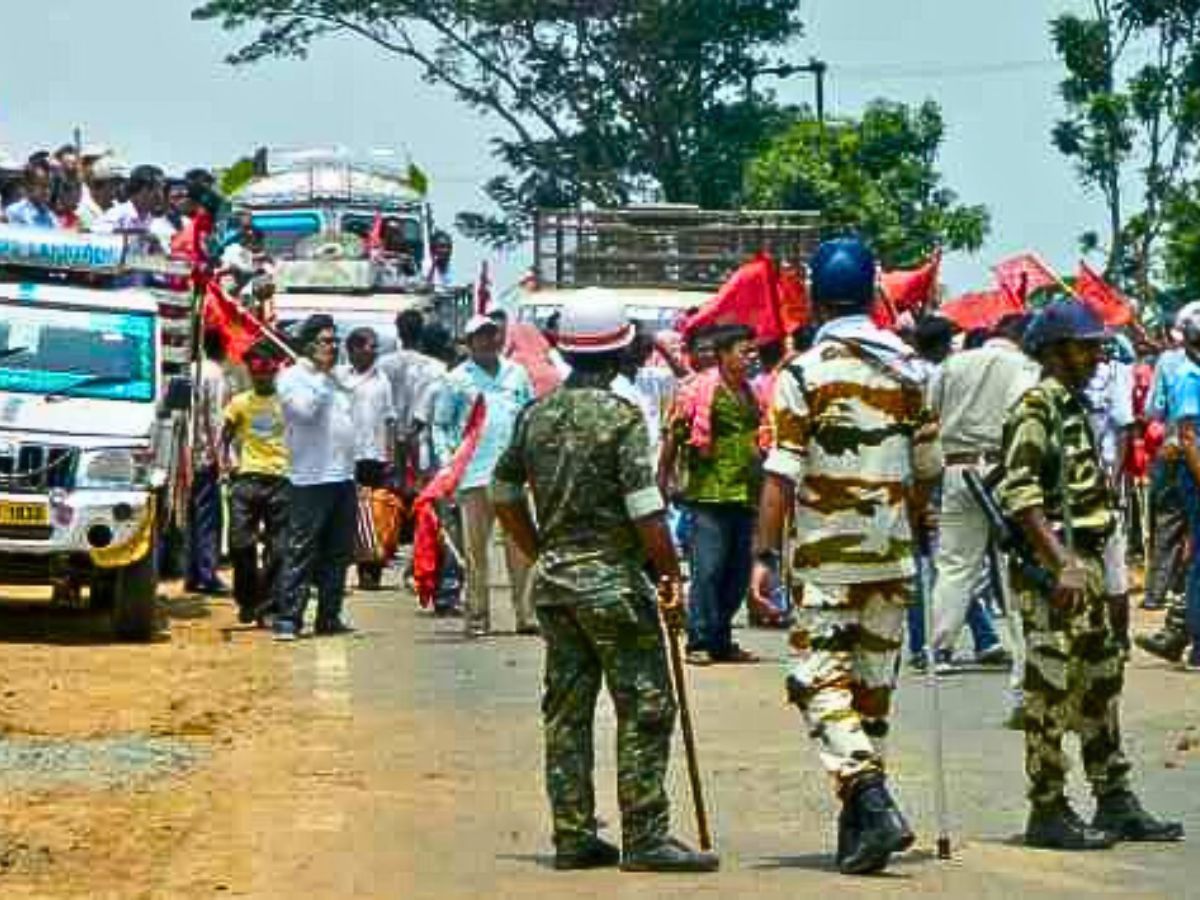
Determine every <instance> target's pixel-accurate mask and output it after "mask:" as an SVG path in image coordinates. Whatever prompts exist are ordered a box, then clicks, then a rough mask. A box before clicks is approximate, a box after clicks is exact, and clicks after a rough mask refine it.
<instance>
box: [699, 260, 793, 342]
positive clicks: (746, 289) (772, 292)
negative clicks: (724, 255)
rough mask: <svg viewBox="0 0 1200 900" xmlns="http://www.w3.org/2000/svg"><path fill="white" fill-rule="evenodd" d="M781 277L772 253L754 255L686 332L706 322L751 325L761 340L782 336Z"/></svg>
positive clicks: (757, 338) (701, 310)
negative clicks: (776, 270) (779, 278)
mask: <svg viewBox="0 0 1200 900" xmlns="http://www.w3.org/2000/svg"><path fill="white" fill-rule="evenodd" d="M777 281H778V276H777V275H776V274H775V264H774V263H773V262H772V261H771V257H769V256H766V255H764V254H760V255H758V256H756V257H754V259H752V260H750V262H748V263H746V264H745V265H743V266H742V267H741V268H740V269H738V270H737V271H736V272H734V273H733V275H731V276H730V277H729V280H728V281H726V282H725V283H724V284H723V285H721V289H720V290H719V291H717V295H716V296H715V297H713V298H712V299H711V300H709V301H708V302H707V303H705V304H704V306H703V307H701V309H700V311H699V312H697V313H696V314H695V315H694V316H692V317H691V318H690V319H688V320H687V321H686V322H685V323H684V325H683V328H682V331H683V333H684V335H685V336H686V335H688V334H690V333H691V332H693V331H695V330H696V329H697V328H703V327H704V326H706V325H748V326H749V327H750V328H752V329H754V339H755V340H756V341H757V342H758V343H760V344H769V343H772V342H773V341H779V340H782V339H783V336H784V333H783V325H782V324H781V323H780V320H779V295H778V289H777V287H778V286H777Z"/></svg>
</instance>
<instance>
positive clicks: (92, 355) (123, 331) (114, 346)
mask: <svg viewBox="0 0 1200 900" xmlns="http://www.w3.org/2000/svg"><path fill="white" fill-rule="evenodd" d="M155 365H156V361H155V343H154V316H153V315H152V314H151V313H144V312H128V311H126V312H112V311H110V310H98V309H81V308H78V307H70V306H56V305H54V306H52V305H31V304H28V303H9V302H4V301H0V391H15V392H18V393H22V394H63V395H66V396H71V397H90V398H93V399H100V400H130V401H135V402H149V401H151V400H153V399H154V372H155Z"/></svg>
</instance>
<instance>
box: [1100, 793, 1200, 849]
mask: <svg viewBox="0 0 1200 900" xmlns="http://www.w3.org/2000/svg"><path fill="white" fill-rule="evenodd" d="M1092 827H1093V828H1098V829H1100V830H1102V831H1107V832H1108V833H1109V834H1111V835H1113V836H1114V837H1117V838H1119V839H1120V840H1122V841H1179V840H1183V825H1182V824H1181V823H1180V822H1162V821H1159V820H1158V819H1156V818H1154V816H1152V815H1150V813H1148V812H1146V810H1144V809H1142V804H1141V803H1139V802H1138V798H1137V797H1136V796H1135V795H1134V793H1133V791H1127V790H1126V791H1114V792H1113V793H1111V794H1105V795H1104V796H1103V797H1100V798H1098V799H1097V800H1096V816H1095V818H1093V819H1092Z"/></svg>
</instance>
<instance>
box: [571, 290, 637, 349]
mask: <svg viewBox="0 0 1200 900" xmlns="http://www.w3.org/2000/svg"><path fill="white" fill-rule="evenodd" d="M635 333H636V329H635V328H634V326H633V323H632V322H630V321H629V316H627V315H626V314H625V303H624V302H623V301H622V300H620V299H618V298H617V297H614V296H613V295H612V294H611V293H610V292H608V291H604V290H599V289H596V288H589V289H587V290H583V291H580V292H579V293H577V294H575V296H573V297H571V299H569V300H568V301H567V302H566V303H564V304H563V308H562V315H561V316H560V318H559V320H558V348H559V349H560V350H562V351H563V352H565V353H606V352H608V351H610V350H620V349H621V348H622V347H627V346H629V344H630V342H631V341H632V340H633V337H634V334H635Z"/></svg>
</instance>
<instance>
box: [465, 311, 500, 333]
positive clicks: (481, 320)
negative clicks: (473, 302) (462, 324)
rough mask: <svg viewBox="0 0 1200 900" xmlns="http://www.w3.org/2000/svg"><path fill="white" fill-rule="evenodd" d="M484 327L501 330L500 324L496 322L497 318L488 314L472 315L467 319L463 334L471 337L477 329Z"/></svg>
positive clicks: (480, 329)
mask: <svg viewBox="0 0 1200 900" xmlns="http://www.w3.org/2000/svg"><path fill="white" fill-rule="evenodd" d="M484 328H495V329H496V330H497V331H499V330H500V326H499V325H497V324H496V320H495V319H489V318H488V317H487V316H471V318H470V319H468V320H467V327H466V328H464V329H463V336H464V337H470V336H471V335H473V334H475V333H476V332H477V331H482V330H483V329H484Z"/></svg>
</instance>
